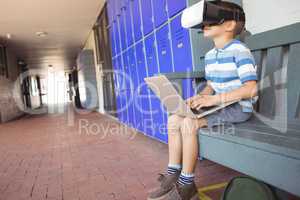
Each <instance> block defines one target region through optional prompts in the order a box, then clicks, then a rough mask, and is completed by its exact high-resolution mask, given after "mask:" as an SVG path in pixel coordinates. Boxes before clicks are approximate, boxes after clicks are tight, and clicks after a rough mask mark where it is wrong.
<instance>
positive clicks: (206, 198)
mask: <svg viewBox="0 0 300 200" xmlns="http://www.w3.org/2000/svg"><path fill="white" fill-rule="evenodd" d="M227 184H228V183H227V182H225V183H219V184H215V185H210V186H207V187H203V188H199V189H198V194H199V198H200V199H201V200H212V199H211V198H210V197H209V196H207V195H206V194H205V192H209V191H212V190H217V189H221V188H224V187H226V186H227Z"/></svg>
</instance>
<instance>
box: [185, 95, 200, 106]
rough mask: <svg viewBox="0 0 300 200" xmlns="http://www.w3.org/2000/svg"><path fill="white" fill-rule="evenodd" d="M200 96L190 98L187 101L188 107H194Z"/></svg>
mask: <svg viewBox="0 0 300 200" xmlns="http://www.w3.org/2000/svg"><path fill="white" fill-rule="evenodd" d="M199 96H201V95H199V94H198V95H196V96H193V97H190V98H188V99H187V100H186V104H187V105H188V106H190V107H191V106H192V103H193V102H194V101H195V100H196V99H197V98H199Z"/></svg>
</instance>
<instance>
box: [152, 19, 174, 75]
mask: <svg viewBox="0 0 300 200" xmlns="http://www.w3.org/2000/svg"><path fill="white" fill-rule="evenodd" d="M169 37H170V36H169V26H168V24H166V25H165V26H163V27H162V28H161V29H159V30H158V31H157V32H156V39H157V51H158V60H159V67H160V72H161V73H169V72H173V67H172V56H171V47H170V38H169Z"/></svg>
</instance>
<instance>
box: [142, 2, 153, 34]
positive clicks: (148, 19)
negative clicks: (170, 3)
mask: <svg viewBox="0 0 300 200" xmlns="http://www.w3.org/2000/svg"><path fill="white" fill-rule="evenodd" d="M141 6H142V16H143V17H142V18H143V32H144V35H147V34H148V33H150V32H151V31H153V14H152V5H151V1H150V0H141Z"/></svg>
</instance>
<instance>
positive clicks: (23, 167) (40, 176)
mask: <svg viewBox="0 0 300 200" xmlns="http://www.w3.org/2000/svg"><path fill="white" fill-rule="evenodd" d="M104 133H106V134H104ZM0 161H1V162H0V200H24V199H26V200H27V199H39V200H42V199H49V200H79V199H80V200H94V199H98V200H144V199H146V196H147V193H148V191H149V190H150V189H152V188H153V187H155V186H156V185H157V182H156V175H157V173H159V172H161V171H164V170H165V167H166V164H167V145H165V144H162V143H160V142H157V141H155V140H152V139H149V138H148V137H145V136H144V135H142V134H137V133H135V132H134V131H132V130H129V129H126V128H125V127H124V126H122V125H120V124H119V123H117V122H116V121H114V120H113V119H111V118H109V117H107V116H103V115H100V114H97V113H90V114H87V115H76V116H75V118H74V121H73V118H72V117H70V116H69V118H67V115H65V114H61V115H45V116H35V117H25V118H22V119H20V120H18V121H14V122H10V123H7V124H2V125H0ZM196 174H197V175H196V182H197V185H198V186H199V188H203V187H205V186H209V185H214V184H218V183H223V182H226V181H228V180H229V179H230V178H231V177H233V176H236V175H239V174H238V173H237V172H235V171H232V170H230V169H227V168H225V167H222V166H220V165H217V164H215V163H212V162H209V161H202V162H200V163H199V164H198V167H197V170H196ZM221 193H222V189H216V190H214V191H208V192H207V193H206V194H207V195H208V196H210V197H211V199H213V200H217V199H219V197H220V195H221Z"/></svg>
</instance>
